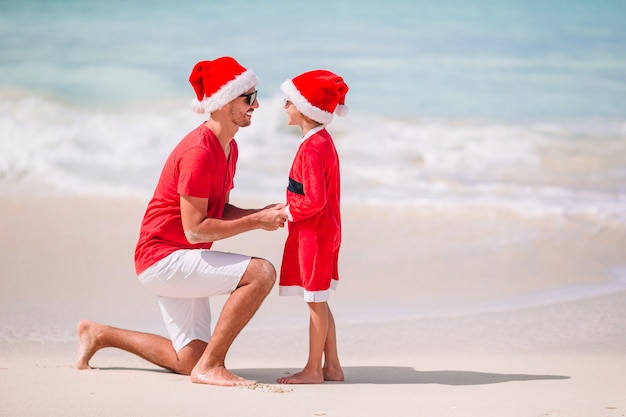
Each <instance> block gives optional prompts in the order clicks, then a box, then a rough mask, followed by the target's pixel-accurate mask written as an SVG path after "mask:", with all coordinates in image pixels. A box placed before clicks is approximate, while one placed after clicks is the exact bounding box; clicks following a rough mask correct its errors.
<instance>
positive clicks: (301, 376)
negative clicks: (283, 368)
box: [276, 369, 324, 384]
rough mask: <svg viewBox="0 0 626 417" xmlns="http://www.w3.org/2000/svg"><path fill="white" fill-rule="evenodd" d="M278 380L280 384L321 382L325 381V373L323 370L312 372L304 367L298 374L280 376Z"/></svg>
mask: <svg viewBox="0 0 626 417" xmlns="http://www.w3.org/2000/svg"><path fill="white" fill-rule="evenodd" d="M276 382H278V383H279V384H321V383H323V382H324V375H323V373H322V372H310V371H308V370H306V369H303V370H302V371H301V372H298V373H297V374H293V375H289V376H285V377H282V378H278V379H277V380H276Z"/></svg>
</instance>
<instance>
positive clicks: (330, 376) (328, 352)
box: [324, 306, 344, 381]
mask: <svg viewBox="0 0 626 417" xmlns="http://www.w3.org/2000/svg"><path fill="white" fill-rule="evenodd" d="M343 379H344V375H343V369H341V364H340V363H339V354H338V353H337V330H336V328H335V319H334V317H333V313H332V312H331V311H330V306H328V333H327V335H326V345H325V346H324V380H326V381H343Z"/></svg>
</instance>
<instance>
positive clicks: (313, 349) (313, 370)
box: [277, 302, 334, 384]
mask: <svg viewBox="0 0 626 417" xmlns="http://www.w3.org/2000/svg"><path fill="white" fill-rule="evenodd" d="M308 305H309V312H310V313H311V318H310V320H309V360H308V361H307V363H306V365H305V367H304V369H303V370H302V371H301V372H298V373H297V374H293V375H291V376H288V377H283V378H278V380H277V381H278V382H279V383H281V384H321V383H322V382H324V373H323V370H322V355H323V354H324V348H325V346H326V337H327V335H328V329H329V322H330V320H329V313H330V310H329V309H328V304H327V303H326V302H323V303H308ZM333 326H334V324H333Z"/></svg>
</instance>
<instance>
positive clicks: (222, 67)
mask: <svg viewBox="0 0 626 417" xmlns="http://www.w3.org/2000/svg"><path fill="white" fill-rule="evenodd" d="M189 82H190V83H191V86H192V87H193V89H194V91H195V92H196V97H197V98H195V99H194V100H193V102H192V103H191V108H192V109H193V111H195V112H196V113H212V112H214V111H215V110H218V109H221V108H222V107H224V105H226V104H228V103H230V102H231V101H233V100H234V99H235V98H237V97H239V96H240V95H241V94H243V93H245V92H246V91H248V90H249V89H251V88H252V87H254V86H256V85H257V84H258V82H259V80H258V78H257V76H256V75H254V73H253V72H252V71H250V70H247V69H246V68H244V67H242V66H241V65H240V64H239V63H238V62H237V61H235V59H234V58H231V57H228V56H225V57H221V58H217V59H214V60H213V61H200V62H198V63H197V64H196V65H195V66H194V67H193V70H192V71H191V75H190V76H189Z"/></svg>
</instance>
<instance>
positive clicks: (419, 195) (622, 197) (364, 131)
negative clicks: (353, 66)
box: [0, 95, 626, 223]
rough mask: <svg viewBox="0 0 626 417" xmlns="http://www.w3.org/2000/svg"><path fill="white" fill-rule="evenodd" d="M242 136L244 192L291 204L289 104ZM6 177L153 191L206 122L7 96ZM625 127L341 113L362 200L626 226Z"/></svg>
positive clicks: (3, 125)
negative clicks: (177, 151) (176, 151)
mask: <svg viewBox="0 0 626 417" xmlns="http://www.w3.org/2000/svg"><path fill="white" fill-rule="evenodd" d="M260 102H261V107H260V108H259V109H258V110H257V111H256V113H255V114H254V118H253V119H254V120H253V125H252V126H251V127H248V128H245V129H241V130H240V131H239V133H238V134H237V141H238V143H239V148H240V162H239V165H238V172H237V177H236V179H235V180H236V188H235V191H234V195H235V196H241V197H243V198H259V199H263V200H270V201H280V200H282V199H283V197H284V189H285V186H286V178H287V174H288V170H289V166H290V164H291V161H292V159H293V155H294V154H295V151H296V149H297V147H298V144H299V135H300V133H299V131H298V129H296V128H294V127H288V126H287V125H286V117H285V115H284V110H283V109H282V106H281V99H280V98H279V97H274V98H261V99H260ZM0 110H1V111H0V182H2V183H5V184H6V183H13V184H19V183H20V182H21V181H26V180H32V181H39V182H45V183H46V184H48V185H49V186H50V187H52V188H54V189H56V190H58V191H61V192H67V193H75V194H129V193H135V194H137V193H139V194H150V193H151V192H152V189H153V187H154V184H155V183H156V181H157V179H158V176H159V173H160V169H161V167H162V164H163V162H164V161H165V159H166V158H167V155H168V154H169V152H170V151H171V149H172V148H173V147H174V146H175V144H176V143H177V142H178V141H179V140H180V139H181V138H182V137H183V136H184V135H185V134H186V133H187V132H188V131H190V130H191V129H193V128H195V127H196V126H197V125H198V124H199V123H201V122H202V120H203V119H202V116H198V115H196V114H194V113H193V112H192V111H191V110H190V109H189V103H187V102H185V101H184V100H182V101H173V102H168V103H161V104H157V105H150V106H144V107H142V108H137V107H134V108H125V109H108V110H103V109H90V108H78V107H75V106H72V105H69V104H64V103H61V102H58V101H54V100H50V99H44V98H41V97H32V96H30V97H29V96H24V95H22V96H10V97H6V96H5V97H2V96H0ZM625 126H626V124H625V123H623V122H607V121H576V122H569V123H552V124H546V123H543V124H527V125H524V124H502V123H495V122H484V121H483V122H472V121H458V120H456V121H450V120H419V119H418V120H394V119H389V118H382V117H381V118H377V117H372V116H367V115H362V114H361V115H359V114H354V115H349V116H348V117H347V118H335V120H334V121H333V123H332V124H331V126H330V128H329V130H330V131H331V133H332V135H333V137H334V139H335V141H336V144H337V148H338V150H339V153H340V157H341V163H342V180H343V185H342V197H343V199H344V201H346V202H349V203H354V204H376V205H388V204H393V205H418V206H432V207H463V206H475V207H480V206H485V207H497V208H500V207H503V208H510V209H514V210H516V211H518V212H520V213H522V214H524V215H533V216H535V215H538V216H541V215H546V214H558V215H586V216H592V217H597V218H599V219H600V220H608V221H615V222H618V223H623V222H624V223H626V210H625V208H626V127H625Z"/></svg>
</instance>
